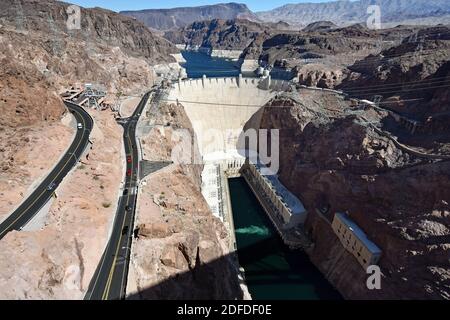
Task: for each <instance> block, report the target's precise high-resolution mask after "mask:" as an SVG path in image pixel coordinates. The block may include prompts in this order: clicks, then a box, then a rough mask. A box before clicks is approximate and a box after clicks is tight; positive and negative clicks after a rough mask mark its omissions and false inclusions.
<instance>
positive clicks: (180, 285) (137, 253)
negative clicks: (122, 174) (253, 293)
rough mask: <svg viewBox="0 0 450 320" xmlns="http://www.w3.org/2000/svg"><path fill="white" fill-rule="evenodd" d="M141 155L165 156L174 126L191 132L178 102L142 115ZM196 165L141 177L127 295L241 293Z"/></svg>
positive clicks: (233, 296)
mask: <svg viewBox="0 0 450 320" xmlns="http://www.w3.org/2000/svg"><path fill="white" fill-rule="evenodd" d="M144 123H147V124H148V125H151V126H153V128H152V129H151V130H150V132H149V133H148V134H146V135H144V136H143V137H142V140H141V142H142V146H143V148H144V158H145V159H147V160H154V161H161V160H166V161H167V160H170V159H171V154H172V149H173V148H174V146H175V142H174V141H176V140H174V139H173V138H174V137H175V130H176V129H185V130H188V132H190V133H191V134H193V130H192V125H191V123H190V121H189V119H188V117H187V116H186V113H185V112H184V109H183V108H182V107H181V106H176V105H163V104H161V105H160V106H158V109H153V110H151V112H149V113H148V114H147V115H146V119H144ZM202 169H203V168H202V166H200V165H176V164H174V165H172V166H170V167H168V168H166V169H163V170H162V171H161V172H157V173H154V174H152V175H150V176H149V177H148V178H147V179H146V180H145V186H144V187H143V188H142V189H141V191H140V192H141V193H140V198H139V200H138V206H139V209H138V216H137V220H138V222H137V223H138V225H139V239H138V240H136V241H135V243H134V244H133V253H132V264H131V268H130V275H129V285H128V290H127V291H128V294H129V298H130V299H170V300H175V299H189V300H190V299H241V298H242V296H243V293H242V292H241V290H240V288H239V284H238V271H237V267H236V266H235V265H234V262H233V259H232V256H231V253H230V251H229V248H228V234H227V231H226V229H225V227H224V226H223V224H222V223H221V222H220V220H218V219H217V218H215V217H214V216H213V215H212V213H211V211H210V209H209V207H208V204H207V203H206V201H205V199H204V198H203V196H202V194H201V191H200V186H201V172H202Z"/></svg>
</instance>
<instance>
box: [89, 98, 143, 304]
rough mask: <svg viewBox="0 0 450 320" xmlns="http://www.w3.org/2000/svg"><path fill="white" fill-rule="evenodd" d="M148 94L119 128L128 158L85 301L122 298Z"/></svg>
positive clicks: (125, 283)
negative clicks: (141, 126)
mask: <svg viewBox="0 0 450 320" xmlns="http://www.w3.org/2000/svg"><path fill="white" fill-rule="evenodd" d="M150 94H151V92H148V93H147V94H145V95H144V97H143V98H142V100H141V101H140V103H139V105H138V107H137V108H136V110H135V111H134V113H133V115H132V116H131V117H130V118H127V119H124V120H125V121H124V123H123V124H122V125H123V127H124V136H123V140H124V144H125V153H126V156H127V166H126V172H127V173H126V178H125V187H124V192H123V195H122V196H121V197H120V199H119V204H118V207H117V213H116V217H115V220H114V226H113V230H112V234H111V237H110V239H109V241H108V244H107V247H106V249H105V252H104V253H103V255H102V258H101V260H100V264H99V265H98V266H97V270H96V271H95V273H94V276H93V278H92V280H91V283H90V284H89V288H88V291H87V292H86V296H85V300H120V299H124V298H125V291H126V285H127V277H128V265H129V261H130V253H131V252H130V250H131V242H132V236H133V230H134V228H133V223H134V216H135V210H136V199H137V190H138V177H139V153H138V147H137V144H136V126H137V122H138V120H139V118H140V116H141V114H142V111H143V110H144V108H145V105H146V104H147V101H148V99H149V97H150Z"/></svg>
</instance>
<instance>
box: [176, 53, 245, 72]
mask: <svg viewBox="0 0 450 320" xmlns="http://www.w3.org/2000/svg"><path fill="white" fill-rule="evenodd" d="M182 54H183V57H184V59H185V60H186V61H187V62H186V63H183V64H182V66H183V67H184V68H186V72H187V74H188V78H201V77H202V76H203V75H206V76H207V77H208V78H216V77H237V76H239V72H240V69H239V66H238V65H237V61H232V60H229V59H223V58H213V57H211V56H209V55H207V54H205V53H201V52H195V51H182Z"/></svg>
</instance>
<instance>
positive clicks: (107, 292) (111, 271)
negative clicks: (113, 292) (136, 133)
mask: <svg viewBox="0 0 450 320" xmlns="http://www.w3.org/2000/svg"><path fill="white" fill-rule="evenodd" d="M131 127H132V126H131V125H130V127H129V128H128V130H130V128H131ZM128 142H129V146H130V148H131V146H132V144H131V139H130V131H128ZM133 171H134V159H133V152H131V176H130V182H129V189H131V182H132V180H133V178H132V177H133ZM130 195H131V194H130V192H129V193H128V197H127V204H126V205H127V206H128V205H129V204H130ZM125 219H126V213H125V215H124V217H123V222H122V228H121V233H120V237H119V241H118V242H117V247H116V252H115V255H114V259H113V262H112V265H111V269H110V271H109V276H108V281H107V282H106V286H105V289H104V290H103V295H102V300H107V299H108V296H109V291H110V289H111V283H112V278H113V275H114V271H115V269H116V261H117V255H118V253H119V249H120V243H121V242H122V236H123V235H122V230H123V228H124V226H125Z"/></svg>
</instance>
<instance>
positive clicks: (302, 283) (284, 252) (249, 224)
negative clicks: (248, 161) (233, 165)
mask: <svg viewBox="0 0 450 320" xmlns="http://www.w3.org/2000/svg"><path fill="white" fill-rule="evenodd" d="M229 186H230V194H231V201H232V208H233V218H234V226H235V233H236V241H237V247H238V257H239V263H240V265H241V266H242V267H243V268H244V269H245V277H246V283H247V285H248V288H249V291H250V294H251V295H252V298H253V299H254V300H263V299H270V300H272V299H274V300H277V299H283V300H336V299H341V296H340V295H339V293H338V292H337V291H336V290H334V289H333V287H332V286H331V285H330V284H329V283H328V282H327V280H326V279H325V278H324V277H323V275H322V274H321V273H320V272H319V271H318V270H317V268H316V267H315V266H314V265H313V264H312V263H311V261H310V260H309V258H308V256H307V255H306V254H305V253H303V252H302V251H299V250H295V251H292V250H290V249H289V248H288V247H287V246H286V245H284V243H283V241H282V240H281V238H280V237H279V235H278V234H277V233H276V231H275V229H274V227H273V225H272V224H271V222H270V220H269V218H268V217H267V216H266V213H265V212H264V210H263V208H262V207H261V205H260V204H259V202H258V200H257V199H256V197H255V196H254V194H253V192H252V190H251V189H250V187H249V186H248V185H247V182H246V181H245V180H244V179H243V178H238V179H230V180H229Z"/></svg>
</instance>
